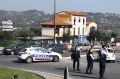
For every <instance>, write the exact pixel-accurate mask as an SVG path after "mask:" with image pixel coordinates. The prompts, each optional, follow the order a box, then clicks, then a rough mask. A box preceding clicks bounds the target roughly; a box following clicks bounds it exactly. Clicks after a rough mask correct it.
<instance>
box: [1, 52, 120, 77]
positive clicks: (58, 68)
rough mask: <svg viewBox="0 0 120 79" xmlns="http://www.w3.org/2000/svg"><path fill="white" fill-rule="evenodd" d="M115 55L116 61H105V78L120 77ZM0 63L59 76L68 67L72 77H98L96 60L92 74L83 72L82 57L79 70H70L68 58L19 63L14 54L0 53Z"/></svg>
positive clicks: (84, 65)
mask: <svg viewBox="0 0 120 79" xmlns="http://www.w3.org/2000/svg"><path fill="white" fill-rule="evenodd" d="M116 55H117V60H116V63H107V66H106V72H105V77H106V79H120V78H119V76H120V54H119V53H118V54H116ZM0 65H2V66H7V67H13V68H19V69H27V70H34V71H41V72H47V73H53V74H57V75H60V76H63V75H64V68H65V67H68V69H69V76H70V78H72V79H97V78H98V77H99V74H98V72H99V64H98V62H95V63H94V69H93V74H92V75H89V74H85V68H86V58H85V57H82V58H81V60H80V69H81V71H73V70H72V61H71V60H70V59H63V60H61V61H60V62H34V63H31V64H27V63H21V62H18V61H17V57H16V56H12V55H10V56H5V55H0Z"/></svg>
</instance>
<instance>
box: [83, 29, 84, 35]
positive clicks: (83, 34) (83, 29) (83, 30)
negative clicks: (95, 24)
mask: <svg viewBox="0 0 120 79" xmlns="http://www.w3.org/2000/svg"><path fill="white" fill-rule="evenodd" d="M83 35H84V27H83Z"/></svg>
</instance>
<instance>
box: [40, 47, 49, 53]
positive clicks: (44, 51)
mask: <svg viewBox="0 0 120 79" xmlns="http://www.w3.org/2000/svg"><path fill="white" fill-rule="evenodd" d="M40 51H41V52H42V53H48V50H47V49H44V48H41V49H40Z"/></svg>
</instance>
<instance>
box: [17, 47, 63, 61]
mask: <svg viewBox="0 0 120 79" xmlns="http://www.w3.org/2000/svg"><path fill="white" fill-rule="evenodd" d="M60 59H62V55H61V54H59V53H56V52H52V51H49V50H47V49H45V48H42V47H29V48H25V49H23V50H21V51H20V52H19V54H18V60H24V61H26V62H27V63H31V62H33V61H40V60H47V61H48V60H50V61H54V62H57V61H59V60H60Z"/></svg>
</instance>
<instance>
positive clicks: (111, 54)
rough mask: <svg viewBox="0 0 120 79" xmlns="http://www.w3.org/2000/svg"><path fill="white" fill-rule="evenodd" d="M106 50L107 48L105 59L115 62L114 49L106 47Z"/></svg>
mask: <svg viewBox="0 0 120 79" xmlns="http://www.w3.org/2000/svg"><path fill="white" fill-rule="evenodd" d="M107 50H108V54H107V58H106V61H112V62H113V63H115V60H116V55H115V52H114V50H113V49H112V48H107Z"/></svg>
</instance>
